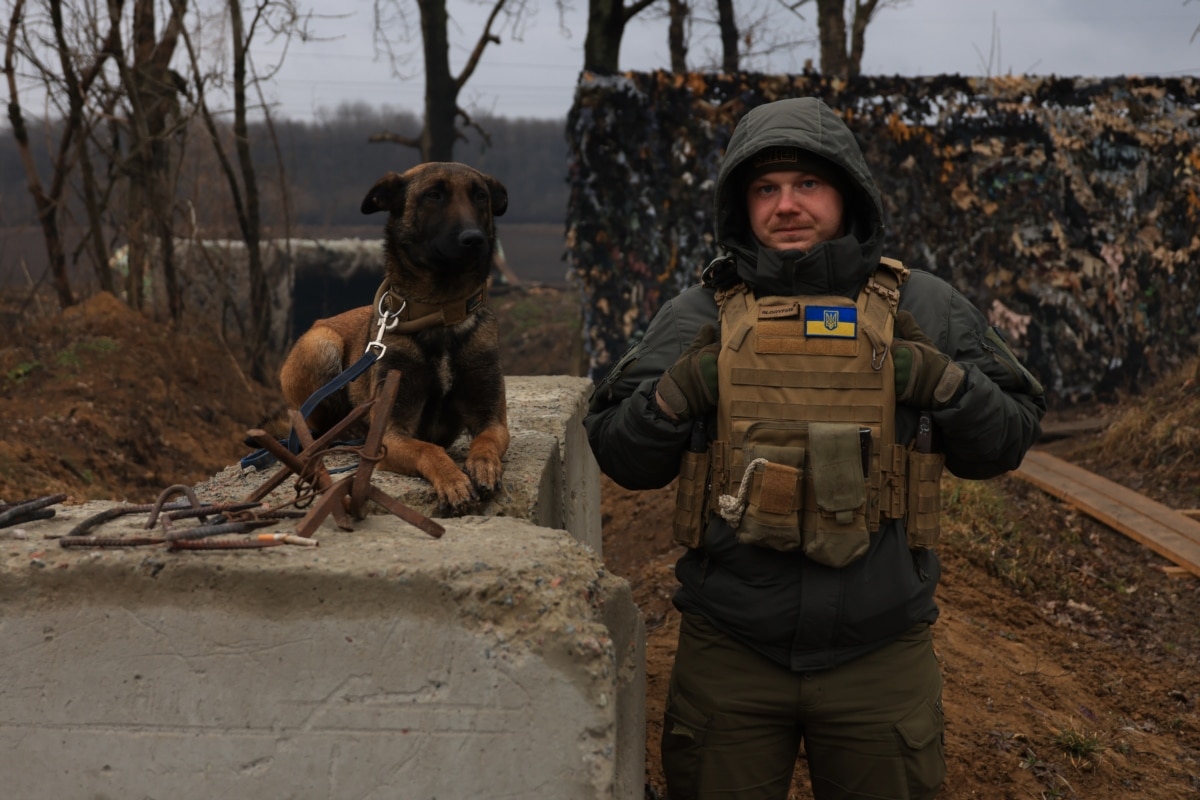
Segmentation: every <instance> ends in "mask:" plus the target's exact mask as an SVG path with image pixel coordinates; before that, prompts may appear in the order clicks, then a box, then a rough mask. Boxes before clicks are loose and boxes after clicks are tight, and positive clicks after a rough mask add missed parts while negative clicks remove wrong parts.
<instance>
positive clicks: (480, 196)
mask: <svg viewBox="0 0 1200 800" xmlns="http://www.w3.org/2000/svg"><path fill="white" fill-rule="evenodd" d="M490 199H491V198H489V197H488V193H487V191H486V190H484V189H476V190H475V202H476V203H479V204H480V205H487V203H488V200H490Z"/></svg>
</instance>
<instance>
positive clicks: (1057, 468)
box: [1014, 450, 1200, 577]
mask: <svg viewBox="0 0 1200 800" xmlns="http://www.w3.org/2000/svg"><path fill="white" fill-rule="evenodd" d="M1014 474H1015V475H1016V476H1017V477H1019V478H1021V479H1023V480H1025V481H1028V482H1029V483H1032V484H1033V485H1034V486H1037V487H1038V488H1040V489H1042V490H1043V491H1045V492H1046V493H1048V494H1051V495H1053V496H1055V497H1057V498H1060V499H1061V500H1063V501H1065V502H1066V503H1068V504H1069V505H1072V506H1074V507H1075V508H1078V509H1079V510H1080V511H1082V512H1084V513H1085V514H1087V515H1089V516H1091V517H1093V518H1095V519H1098V520H1100V521H1101V522H1103V523H1104V524H1105V525H1108V526H1109V527H1111V528H1113V529H1114V530H1116V531H1119V532H1120V533H1123V534H1125V535H1126V536H1128V537H1129V538H1131V539H1133V540H1134V541H1136V542H1140V543H1141V544H1143V545H1145V546H1146V547H1148V548H1150V549H1151V550H1153V551H1154V552H1156V553H1158V554H1159V555H1161V556H1162V557H1164V558H1166V559H1167V560H1168V561H1171V562H1173V563H1175V564H1178V565H1179V566H1181V567H1183V568H1185V569H1187V570H1188V571H1189V572H1191V573H1192V574H1193V575H1196V576H1198V577H1200V522H1196V521H1195V520H1192V519H1189V518H1188V517H1186V516H1184V515H1183V514H1180V513H1179V512H1178V511H1174V510H1173V509H1170V508H1168V507H1167V506H1164V505H1162V504H1161V503H1157V502H1155V501H1153V500H1151V499H1150V498H1148V497H1146V496H1144V495H1141V494H1138V493H1137V492H1134V491H1132V490H1130V489H1127V488H1125V487H1124V486H1121V485H1120V484H1117V483H1113V482H1112V481H1110V480H1107V479H1105V478H1102V477H1100V476H1099V475H1096V474H1095V473H1092V472H1088V471H1087V470H1085V469H1082V468H1081V467H1077V466H1075V465H1074V464H1070V463H1068V462H1066V461H1063V460H1062V459H1060V458H1055V457H1054V456H1052V455H1050V454H1049V453H1045V452H1042V451H1040V450H1030V451H1029V452H1028V453H1026V454H1025V460H1024V461H1023V462H1022V463H1021V466H1020V467H1019V468H1018V469H1017V470H1016V472H1015V473H1014Z"/></svg>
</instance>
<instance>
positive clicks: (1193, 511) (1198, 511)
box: [1179, 508, 1200, 519]
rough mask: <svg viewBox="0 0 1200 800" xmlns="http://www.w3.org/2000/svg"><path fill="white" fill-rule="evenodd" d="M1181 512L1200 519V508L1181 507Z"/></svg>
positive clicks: (1190, 517) (1191, 517)
mask: <svg viewBox="0 0 1200 800" xmlns="http://www.w3.org/2000/svg"><path fill="white" fill-rule="evenodd" d="M1179 513H1180V514H1183V515H1184V516H1185V517H1188V518H1189V519H1200V508H1181V509H1179Z"/></svg>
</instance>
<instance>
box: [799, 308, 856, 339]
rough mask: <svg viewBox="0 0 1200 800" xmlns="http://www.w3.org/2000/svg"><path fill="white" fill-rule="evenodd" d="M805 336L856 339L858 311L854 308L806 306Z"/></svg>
mask: <svg viewBox="0 0 1200 800" xmlns="http://www.w3.org/2000/svg"><path fill="white" fill-rule="evenodd" d="M804 335H805V336H826V337H832V338H834V339H854V338H855V337H857V336H858V309H857V308H855V307H854V306H805V307H804Z"/></svg>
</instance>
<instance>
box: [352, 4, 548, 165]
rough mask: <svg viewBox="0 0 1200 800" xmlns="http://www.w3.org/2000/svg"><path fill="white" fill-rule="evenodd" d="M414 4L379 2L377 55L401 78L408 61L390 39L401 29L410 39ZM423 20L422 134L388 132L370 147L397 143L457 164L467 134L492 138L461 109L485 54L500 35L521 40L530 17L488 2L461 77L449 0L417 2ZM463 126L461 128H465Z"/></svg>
mask: <svg viewBox="0 0 1200 800" xmlns="http://www.w3.org/2000/svg"><path fill="white" fill-rule="evenodd" d="M407 2H408V0H375V5H374V9H375V44H376V48H377V50H382V51H383V52H385V53H386V54H387V55H388V57H389V59H390V61H391V63H392V69H393V73H394V74H395V76H396V77H397V78H403V77H404V76H403V75H402V73H401V70H400V69H399V65H400V64H401V62H402V61H403V60H404V55H403V54H401V53H398V52H397V51H396V50H395V49H393V47H392V44H391V39H390V38H389V37H388V33H389V32H391V31H393V30H396V29H399V30H400V31H401V38H402V39H404V38H406V37H405V33H404V32H405V31H407V30H410V29H411V25H409V24H408V23H409V17H410V16H411V8H410V7H409V6H408V5H407ZM415 2H416V5H417V10H418V13H419V14H420V31H421V46H422V53H423V57H424V75H425V121H424V125H423V126H422V128H421V131H420V132H419V133H418V134H417V135H415V136H412V135H405V134H400V133H394V132H391V131H382V132H380V133H376V134H372V135H371V136H370V137H368V141H370V142H391V143H393V144H401V145H405V146H407V147H414V148H417V149H418V150H419V151H420V153H421V160H422V161H451V160H453V159H454V144H455V142H457V141H458V140H460V139H465V138H466V137H465V135H464V134H463V131H464V130H465V129H466V128H472V127H473V128H475V129H476V130H477V131H479V132H480V134H481V135H483V136H484V138H485V140H486V138H487V135H486V133H485V132H484V131H483V130H482V129H480V128H479V126H477V125H475V123H474V122H473V121H472V120H471V117H470V115H469V114H468V113H467V112H466V111H465V110H464V109H463V108H462V107H461V106H460V105H459V102H458V96H459V94H460V93H461V92H462V90H463V87H464V86H466V84H467V81H469V80H470V79H471V76H472V75H474V74H475V70H476V68H478V66H479V63H480V59H481V58H482V57H483V52H484V50H485V49H486V48H487V46H488V45H490V44H496V45H499V44H500V35H499V31H500V30H501V29H502V28H503V27H505V25H508V26H510V29H511V30H512V31H513V38H514V39H519V38H520V32H521V26H522V25H523V22H524V18H525V15H526V12H527V8H526V0H484V2H483V3H482V5H484V7H488V5H489V4H490V10H489V11H488V14H487V20H486V21H485V22H484V25H483V30H482V31H480V33H479V38H477V39H476V40H475V43H474V45H473V46H472V47H471V50H470V55H469V56H468V57H467V60H466V63H465V64H463V67H462V69H461V70H459V73H458V74H457V75H455V74H454V73H453V71H452V70H451V68H450V47H451V42H450V17H449V15H448V14H447V12H446V0H415ZM460 120H461V125H460Z"/></svg>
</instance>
